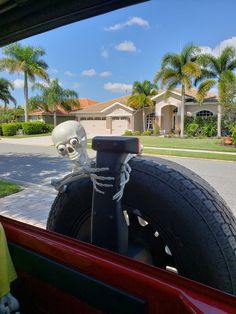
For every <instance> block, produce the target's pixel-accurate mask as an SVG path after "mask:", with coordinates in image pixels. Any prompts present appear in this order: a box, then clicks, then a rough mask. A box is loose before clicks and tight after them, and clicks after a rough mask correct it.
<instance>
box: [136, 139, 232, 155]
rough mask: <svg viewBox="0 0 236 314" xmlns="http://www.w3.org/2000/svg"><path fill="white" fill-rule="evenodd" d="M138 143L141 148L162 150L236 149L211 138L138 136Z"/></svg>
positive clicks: (220, 150) (222, 150)
mask: <svg viewBox="0 0 236 314" xmlns="http://www.w3.org/2000/svg"><path fill="white" fill-rule="evenodd" d="M139 138H140V142H141V143H142V144H143V146H144V147H145V146H149V147H151V146H154V147H164V148H185V149H200V150H209V151H214V150H215V151H219V152H235V153H236V147H233V146H223V145H221V144H220V143H221V140H219V139H211V138H201V139H199V138H196V139H195V138H168V137H156V136H140V137H139Z"/></svg>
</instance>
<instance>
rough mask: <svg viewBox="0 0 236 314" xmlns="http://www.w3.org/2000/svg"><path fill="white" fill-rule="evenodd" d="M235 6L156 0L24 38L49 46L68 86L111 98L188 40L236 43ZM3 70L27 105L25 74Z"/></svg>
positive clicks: (211, 47) (218, 0)
mask: <svg viewBox="0 0 236 314" xmlns="http://www.w3.org/2000/svg"><path fill="white" fill-rule="evenodd" d="M235 12H236V1H235V0H225V1H222V0H207V1H205V0H198V1H196V0H195V1H193V0H178V1H175V0H169V1H167V0H165V1H164V0H153V1H149V2H146V3H141V4H138V5H134V6H130V7H127V8H124V9H120V10H116V11H113V12H110V13H107V14H104V15H100V16H97V17H94V18H91V19H87V20H84V21H80V22H77V23H73V24H70V25H67V26H64V27H61V28H58V29H55V30H52V31H50V32H47V33H43V34H40V35H37V36H34V37H30V38H28V39H25V40H22V41H21V43H22V44H26V45H35V46H40V47H43V48H44V49H45V51H46V56H45V58H44V59H45V61H46V62H47V63H48V65H49V74H50V76H51V78H58V79H59V80H60V82H61V84H62V86H63V87H64V88H70V89H74V90H76V91H77V92H78V94H79V96H80V97H87V98H91V99H95V100H97V101H105V100H108V99H111V98H115V97H119V96H121V95H125V94H126V93H130V91H131V88H132V83H133V82H134V81H135V80H138V81H142V80H145V79H147V80H151V81H152V80H153V77H154V75H155V73H156V71H157V70H158V69H159V66H160V62H161V58H162V56H163V55H164V54H165V53H167V52H179V51H180V50H181V49H182V48H183V46H184V45H186V44H187V43H190V42H192V43H194V44H196V45H199V46H201V47H204V49H205V51H208V52H211V53H214V54H218V53H219V52H220V50H221V49H222V48H224V47H225V46H226V45H231V46H234V47H235V48H236V27H235V26H236V20H235ZM1 56H2V49H0V57H1ZM0 76H1V77H5V78H8V79H10V80H11V81H13V83H14V85H15V90H14V92H13V95H14V97H15V98H16V99H17V102H18V105H22V104H23V80H22V79H23V76H22V75H9V74H8V73H6V72H1V73H0ZM30 95H32V92H31V91H30Z"/></svg>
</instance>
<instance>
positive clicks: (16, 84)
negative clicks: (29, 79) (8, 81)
mask: <svg viewBox="0 0 236 314" xmlns="http://www.w3.org/2000/svg"><path fill="white" fill-rule="evenodd" d="M12 83H13V86H14V88H16V89H18V88H23V87H24V80H22V79H16V80H14V81H12Z"/></svg>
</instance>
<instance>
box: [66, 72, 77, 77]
mask: <svg viewBox="0 0 236 314" xmlns="http://www.w3.org/2000/svg"><path fill="white" fill-rule="evenodd" d="M65 75H67V76H69V77H75V76H76V74H75V73H73V72H70V71H66V72H65Z"/></svg>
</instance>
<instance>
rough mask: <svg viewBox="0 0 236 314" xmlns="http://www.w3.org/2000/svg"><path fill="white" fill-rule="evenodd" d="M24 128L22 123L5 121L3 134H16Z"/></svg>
mask: <svg viewBox="0 0 236 314" xmlns="http://www.w3.org/2000/svg"><path fill="white" fill-rule="evenodd" d="M21 128H22V123H18V122H17V123H3V124H2V134H3V136H14V135H16V132H17V131H18V130H19V129H21Z"/></svg>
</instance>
